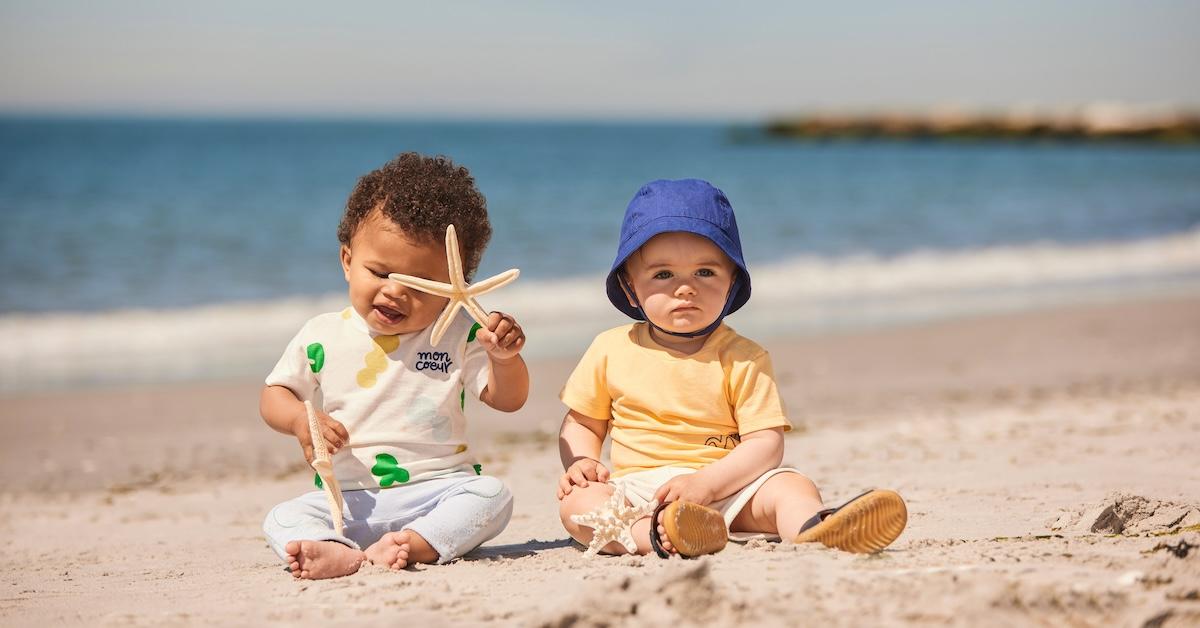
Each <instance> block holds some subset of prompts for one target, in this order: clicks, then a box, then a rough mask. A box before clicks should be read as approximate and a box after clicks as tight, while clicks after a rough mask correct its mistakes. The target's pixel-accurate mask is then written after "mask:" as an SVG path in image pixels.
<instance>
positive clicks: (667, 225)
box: [605, 179, 750, 337]
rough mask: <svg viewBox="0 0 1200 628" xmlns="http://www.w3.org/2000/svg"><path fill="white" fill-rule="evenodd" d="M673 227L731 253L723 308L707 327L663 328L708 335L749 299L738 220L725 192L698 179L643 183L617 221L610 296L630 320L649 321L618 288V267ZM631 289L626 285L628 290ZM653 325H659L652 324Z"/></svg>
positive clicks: (607, 285) (638, 307)
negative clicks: (618, 229)
mask: <svg viewBox="0 0 1200 628" xmlns="http://www.w3.org/2000/svg"><path fill="white" fill-rule="evenodd" d="M671 231H685V232H687V233H694V234H696V235H698V236H703V237H705V238H708V239H709V240H711V241H712V242H713V244H716V245H717V247H718V248H720V249H721V251H723V252H724V253H725V255H727V256H729V259H730V260H732V261H733V263H734V265H735V266H737V269H738V273H737V277H736V278H735V279H734V282H733V285H732V286H731V287H730V289H729V296H728V297H727V298H726V299H725V309H724V310H722V312H721V314H720V315H719V316H717V319H716V320H715V321H713V322H712V323H711V324H710V325H709V326H708V327H706V328H704V329H701V330H699V331H695V332H688V333H679V332H670V331H667V330H665V329H661V328H660V331H663V332H665V333H668V334H671V335H674V336H684V337H695V336H702V335H704V334H707V333H711V332H712V331H713V330H714V329H716V328H717V326H718V325H720V324H721V320H722V319H723V318H725V317H726V316H727V315H729V314H732V313H734V312H736V311H737V310H738V308H740V307H742V306H743V305H745V304H746V301H749V300H750V271H748V270H746V262H745V260H743V259H742V241H741V238H740V237H739V236H738V228H737V219H736V218H734V215H733V207H732V206H730V204H729V199H728V198H726V197H725V193H724V192H722V191H721V190H719V189H717V188H715V187H713V185H712V184H711V183H709V182H707V181H701V180H700V179H679V180H677V181H672V180H667V179H659V180H658V181H652V182H650V183H647V184H646V185H644V186H642V189H640V190H638V191H637V194H635V195H634V196H633V200H631V201H629V207H627V208H626V209H625V218H624V219H623V220H622V221H621V243H620V245H619V246H618V247H617V257H616V259H615V260H613V265H612V269H611V270H610V271H609V273H608V279H607V280H606V282H605V283H606V286H605V287H606V289H607V291H608V300H609V301H611V302H612V304H613V305H614V306H616V308H617V309H618V310H621V311H622V312H624V313H625V314H627V315H628V316H629V317H630V318H633V319H636V320H640V321H647V322H649V323H650V324H651V325H653V324H654V323H653V322H650V321H648V320H647V319H646V313H645V312H644V311H642V308H641V307H640V305H632V304H630V303H629V299H628V298H626V296H625V292H624V291H623V290H622V289H621V287H622V284H623V282H624V278H623V277H622V276H621V272H620V270H621V267H622V266H623V265H624V264H625V261H626V260H628V259H629V256H630V255H633V252H634V251H636V250H638V249H639V248H641V247H642V245H643V244H645V243H646V242H647V241H649V240H650V238H653V237H654V236H656V235H658V234H660V233H668V232H671ZM632 293H633V290H632V289H630V294H632ZM655 327H657V326H655Z"/></svg>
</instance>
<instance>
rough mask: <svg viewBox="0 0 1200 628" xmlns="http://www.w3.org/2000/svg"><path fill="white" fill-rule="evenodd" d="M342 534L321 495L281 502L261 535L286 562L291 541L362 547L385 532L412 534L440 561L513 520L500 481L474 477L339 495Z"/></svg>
mask: <svg viewBox="0 0 1200 628" xmlns="http://www.w3.org/2000/svg"><path fill="white" fill-rule="evenodd" d="M342 496H343V497H344V498H345V500H346V510H347V511H348V513H344V514H346V517H345V523H346V530H345V535H344V536H342V535H338V534H337V533H335V532H334V531H333V519H332V518H331V517H330V515H329V503H328V502H327V501H326V499H325V494H324V493H323V492H321V491H313V492H311V493H305V494H304V495H301V496H300V497H297V498H296V499H293V500H290V501H286V502H283V503H282V504H279V505H278V506H276V507H275V508H273V509H272V510H271V512H270V513H268V514H267V518H266V520H264V521H263V532H265V533H266V535H267V541H268V542H269V543H270V544H271V549H273V550H275V553H276V554H278V555H279V557H280V558H286V557H287V554H286V553H285V552H284V547H285V546H286V545H287V544H288V543H289V542H290V541H337V542H339V543H343V544H345V545H348V546H350V547H353V548H355V549H362V548H365V547H368V546H370V545H371V544H372V543H374V542H376V541H378V540H379V539H380V538H381V537H382V536H383V535H385V534H387V533H388V532H397V531H400V530H412V531H413V532H416V533H417V534H419V535H421V538H423V539H425V540H426V541H427V542H428V543H429V545H430V546H431V547H433V549H434V550H436V551H437V553H438V562H439V563H445V562H449V561H451V560H454V559H455V558H458V557H459V556H462V555H463V554H465V553H467V552H469V551H471V550H473V549H475V548H476V547H479V546H480V545H482V544H483V543H484V542H486V541H488V540H489V539H492V538H494V537H495V536H496V535H498V534H500V532H501V531H503V530H504V526H506V525H508V520H509V518H510V517H512V508H513V498H512V492H510V491H509V490H508V487H506V486H504V483H503V482H501V481H500V480H498V479H496V478H494V477H490V476H486V475H483V476H477V475H475V474H473V473H456V474H453V475H450V476H447V477H444V478H436V479H432V480H425V481H423V482H417V483H416V484H411V485H404V486H397V487H393V488H382V489H361V490H352V491H344V492H343V493H342Z"/></svg>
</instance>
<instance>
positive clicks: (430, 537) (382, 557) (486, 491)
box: [367, 476, 512, 569]
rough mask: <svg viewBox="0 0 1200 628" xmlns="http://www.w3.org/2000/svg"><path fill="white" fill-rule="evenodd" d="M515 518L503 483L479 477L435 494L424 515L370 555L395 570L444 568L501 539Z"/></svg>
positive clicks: (382, 540) (388, 536) (389, 536)
mask: <svg viewBox="0 0 1200 628" xmlns="http://www.w3.org/2000/svg"><path fill="white" fill-rule="evenodd" d="M431 486H433V485H431ZM511 517H512V493H511V492H510V491H509V490H508V487H506V486H504V483H503V482H501V481H500V480H498V479H496V478H493V477H490V476H476V477H470V478H466V479H461V480H457V481H453V482H449V483H448V486H447V488H445V489H444V490H443V491H440V492H439V493H438V494H436V495H433V499H432V500H431V503H430V508H429V510H428V512H427V513H426V514H424V515H422V516H420V517H418V518H416V519H415V520H413V521H412V522H411V523H407V524H406V525H404V527H403V528H402V529H401V530H399V531H395V532H389V533H387V534H385V535H384V536H383V537H381V538H380V539H379V541H378V542H377V543H375V544H373V545H372V546H371V547H369V548H367V555H368V556H369V557H370V558H371V562H373V563H375V564H378V565H382V566H386V567H390V568H392V569H403V568H404V567H406V566H408V565H411V564H413V563H446V562H449V561H451V560H454V559H455V558H458V557H459V556H462V555H463V554H465V553H467V552H469V551H471V550H472V549H475V548H476V547H478V546H479V545H482V544H483V543H484V542H486V541H487V540H488V539H491V538H494V537H495V536H496V535H497V534H500V532H502V531H503V530H504V527H505V526H506V525H508V520H509V519H510V518H511ZM405 555H407V556H405Z"/></svg>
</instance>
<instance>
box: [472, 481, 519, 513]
mask: <svg viewBox="0 0 1200 628" xmlns="http://www.w3.org/2000/svg"><path fill="white" fill-rule="evenodd" d="M462 491H463V493H464V494H467V495H470V496H472V497H474V498H476V500H477V501H478V502H479V504H480V507H481V508H482V509H483V510H486V511H488V512H489V513H492V514H494V515H501V514H503V513H505V512H507V513H509V514H511V513H512V503H513V494H512V491H510V490H509V489H508V487H507V486H505V485H504V482H501V481H500V480H499V479H497V478H494V477H491V476H490V475H482V476H479V477H477V478H475V479H473V480H471V481H470V482H468V483H466V484H465V485H463V487H462Z"/></svg>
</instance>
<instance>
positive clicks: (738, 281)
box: [617, 273, 742, 338]
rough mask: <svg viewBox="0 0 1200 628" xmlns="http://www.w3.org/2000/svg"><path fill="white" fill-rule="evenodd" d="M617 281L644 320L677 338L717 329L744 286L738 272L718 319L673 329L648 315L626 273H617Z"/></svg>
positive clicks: (705, 334) (695, 335) (703, 333)
mask: <svg viewBox="0 0 1200 628" xmlns="http://www.w3.org/2000/svg"><path fill="white" fill-rule="evenodd" d="M617 281H619V282H620V283H621V287H622V288H624V289H625V292H626V294H628V295H629V297H630V299H631V300H632V301H633V307H635V308H637V311H638V314H641V315H642V320H644V321H646V324H647V325H649V326H651V327H653V328H654V329H657V330H658V331H660V332H662V333H664V334H667V335H668V336H675V337H676V338H696V337H699V336H707V335H708V334H711V333H713V332H714V331H716V330H717V328H718V327H720V326H721V321H723V320H725V317H726V316H728V315H729V310H730V308H732V307H733V296H734V295H735V294H737V293H738V292H739V291H740V290H741V287H742V273H738V274H737V278H735V279H734V280H733V283H732V284H730V286H729V293H728V294H726V295H725V307H724V308H722V309H721V313H720V314H718V315H717V319H716V320H714V321H713V322H711V323H709V324H708V326H707V327H705V328H704V329H700V330H697V331H671V330H669V329H663V328H662V327H659V326H658V325H655V324H654V321H652V320H650V317H649V316H647V315H646V311H645V310H643V309H642V303H641V301H640V300H639V299H638V297H637V293H636V292H634V291H633V286H631V285H629V282H628V281H626V280H625V274H624V273H617Z"/></svg>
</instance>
